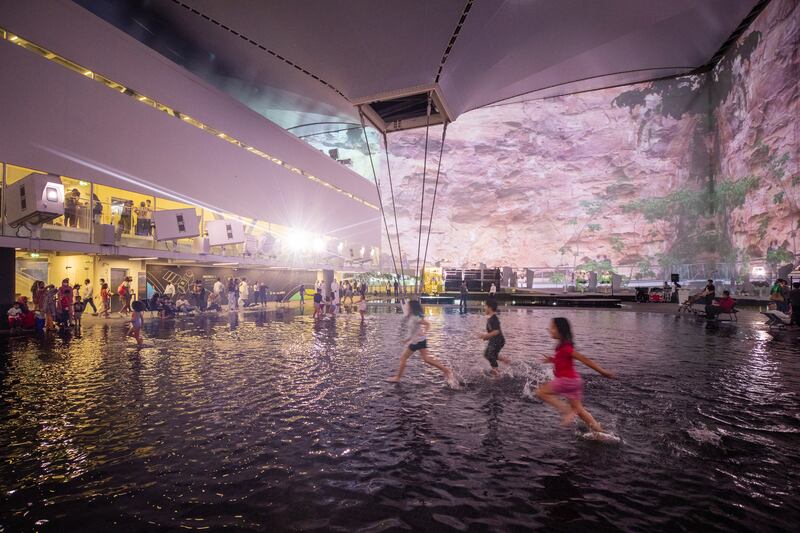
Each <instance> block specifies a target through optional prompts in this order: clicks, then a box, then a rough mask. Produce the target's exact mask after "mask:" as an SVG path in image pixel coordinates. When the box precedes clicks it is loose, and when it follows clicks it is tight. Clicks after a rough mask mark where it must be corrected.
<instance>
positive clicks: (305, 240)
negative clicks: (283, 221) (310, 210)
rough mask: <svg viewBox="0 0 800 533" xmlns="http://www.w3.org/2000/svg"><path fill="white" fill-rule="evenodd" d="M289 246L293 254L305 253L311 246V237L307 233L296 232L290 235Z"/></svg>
mask: <svg viewBox="0 0 800 533" xmlns="http://www.w3.org/2000/svg"><path fill="white" fill-rule="evenodd" d="M287 244H288V245H289V250H291V251H292V252H295V253H297V252H304V251H306V250H308V248H309V246H310V245H311V237H310V236H309V235H308V234H307V233H306V232H305V231H300V230H295V231H292V232H291V233H289V242H288V243H287Z"/></svg>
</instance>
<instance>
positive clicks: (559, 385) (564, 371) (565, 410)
mask: <svg viewBox="0 0 800 533" xmlns="http://www.w3.org/2000/svg"><path fill="white" fill-rule="evenodd" d="M550 336H551V337H552V338H554V339H556V340H557V341H558V346H556V353H555V354H554V355H553V357H545V358H544V360H545V362H547V363H553V375H554V376H555V378H554V379H553V380H552V381H551V382H549V383H545V384H544V385H542V386H540V387H539V389H538V390H537V391H536V396H538V397H539V398H541V399H542V400H543V401H544V402H547V403H549V404H550V405H552V406H553V407H555V408H556V409H558V411H559V412H560V413H561V425H562V426H567V425H569V424H571V423H572V421H573V420H575V417H576V416H579V417H581V420H583V421H584V422H586V425H587V426H589V428H590V429H591V430H592V431H598V432H602V431H603V428H602V426H600V424H598V423H597V421H596V420H595V419H594V418H593V417H592V415H591V414H589V411H587V410H586V409H585V408H584V407H583V404H582V403H581V399H582V398H583V382H582V381H581V376H580V374H578V373H577V372H576V371H575V367H574V366H573V360H574V359H577V360H578V361H580V362H581V363H583V364H584V365H586V366H588V367H589V368H591V369H592V370H595V371H596V372H598V373H599V374H601V375H603V376H605V377H607V378H612V379H613V378H614V374H612V373H611V372H608V371H607V370H603V368H601V367H600V365H598V364H597V363H595V362H594V361H592V360H591V359H589V358H588V357H586V356H585V355H583V354H581V353H580V352H577V351H575V347H574V346H573V344H572V328H571V327H570V325H569V321H568V320H567V319H566V318H562V317H557V318H554V319H553V320H552V321H551V322H550ZM557 396H563V397H565V398H566V399H567V402H564V401H562V400H560V399H558V398H557Z"/></svg>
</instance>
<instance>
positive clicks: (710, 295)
mask: <svg viewBox="0 0 800 533" xmlns="http://www.w3.org/2000/svg"><path fill="white" fill-rule="evenodd" d="M716 295H717V288H716V287H714V280H711V279H710V280H708V283H706V288H705V289H703V296H704V297H705V304H706V305H711V304H713V303H714V297H715V296H716Z"/></svg>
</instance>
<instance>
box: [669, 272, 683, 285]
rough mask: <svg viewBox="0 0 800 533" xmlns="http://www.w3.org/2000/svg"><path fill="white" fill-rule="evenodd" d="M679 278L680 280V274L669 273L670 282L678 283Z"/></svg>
mask: <svg viewBox="0 0 800 533" xmlns="http://www.w3.org/2000/svg"><path fill="white" fill-rule="evenodd" d="M680 280H681V275H680V274H671V275H670V281H672V283H678V282H679V281H680Z"/></svg>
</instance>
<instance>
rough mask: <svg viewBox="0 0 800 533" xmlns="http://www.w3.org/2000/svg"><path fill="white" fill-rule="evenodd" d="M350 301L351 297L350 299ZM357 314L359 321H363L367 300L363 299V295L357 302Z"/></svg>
mask: <svg viewBox="0 0 800 533" xmlns="http://www.w3.org/2000/svg"><path fill="white" fill-rule="evenodd" d="M350 299H351V300H352V297H351V298H350ZM358 312H359V314H360V315H361V321H362V322H363V321H364V315H365V314H367V300H366V299H364V295H363V294H362V295H361V299H359V300H358Z"/></svg>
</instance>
